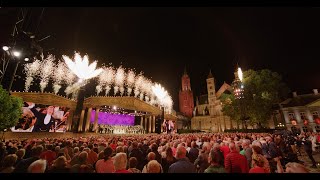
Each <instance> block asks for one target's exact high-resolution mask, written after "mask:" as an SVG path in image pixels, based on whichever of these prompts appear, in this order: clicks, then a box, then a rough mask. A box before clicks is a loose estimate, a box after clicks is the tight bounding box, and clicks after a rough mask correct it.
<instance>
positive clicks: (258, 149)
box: [252, 145, 262, 154]
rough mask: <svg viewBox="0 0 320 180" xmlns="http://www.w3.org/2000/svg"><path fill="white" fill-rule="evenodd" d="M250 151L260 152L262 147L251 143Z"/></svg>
mask: <svg viewBox="0 0 320 180" xmlns="http://www.w3.org/2000/svg"><path fill="white" fill-rule="evenodd" d="M252 152H253V153H254V154H262V148H261V147H260V146H255V145H253V146H252Z"/></svg>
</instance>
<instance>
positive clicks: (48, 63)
mask: <svg viewBox="0 0 320 180" xmlns="http://www.w3.org/2000/svg"><path fill="white" fill-rule="evenodd" d="M54 60H55V57H54V56H53V55H52V54H50V55H48V57H47V58H46V59H44V60H43V61H42V62H41V66H40V77H41V81H40V90H41V92H43V91H44V89H45V88H46V87H47V85H48V82H49V78H50V77H51V75H52V73H53V70H54V63H53V61H54Z"/></svg>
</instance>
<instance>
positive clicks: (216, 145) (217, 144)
mask: <svg viewBox="0 0 320 180" xmlns="http://www.w3.org/2000/svg"><path fill="white" fill-rule="evenodd" d="M212 149H213V150H214V151H218V150H220V144H219V143H214V144H213V146H212Z"/></svg>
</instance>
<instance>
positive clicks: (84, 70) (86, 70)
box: [62, 53, 102, 81]
mask: <svg viewBox="0 0 320 180" xmlns="http://www.w3.org/2000/svg"><path fill="white" fill-rule="evenodd" d="M62 58H63V59H64V61H65V62H66V64H67V66H68V68H69V69H70V70H71V71H72V72H73V73H74V74H76V75H77V77H78V78H79V79H80V81H83V80H88V79H91V78H94V77H96V76H98V75H99V74H100V73H101V72H102V69H101V68H99V69H96V66H97V61H94V62H93V63H91V64H90V65H89V57H88V55H85V56H83V58H82V57H81V56H80V54H79V53H75V55H74V62H73V61H72V60H71V59H70V58H69V57H68V56H66V55H62Z"/></svg>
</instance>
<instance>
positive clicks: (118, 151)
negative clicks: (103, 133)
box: [116, 146, 124, 153]
mask: <svg viewBox="0 0 320 180" xmlns="http://www.w3.org/2000/svg"><path fill="white" fill-rule="evenodd" d="M120 152H124V149H123V146H117V148H116V153H120Z"/></svg>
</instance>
